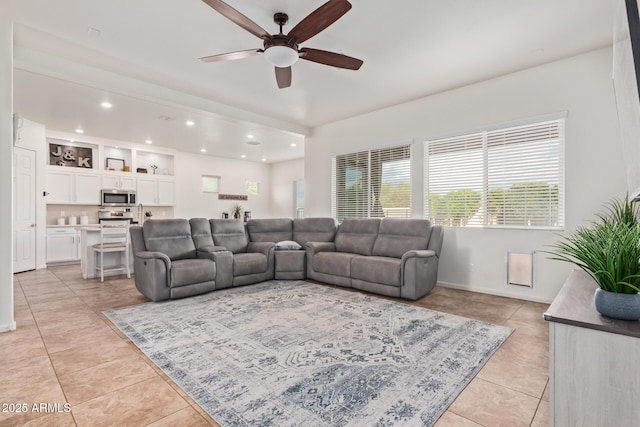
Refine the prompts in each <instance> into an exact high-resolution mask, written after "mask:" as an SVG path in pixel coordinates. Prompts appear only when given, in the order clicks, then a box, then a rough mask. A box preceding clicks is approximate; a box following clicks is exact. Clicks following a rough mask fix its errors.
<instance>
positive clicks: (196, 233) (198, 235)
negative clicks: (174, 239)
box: [189, 218, 213, 249]
mask: <svg viewBox="0 0 640 427" xmlns="http://www.w3.org/2000/svg"><path fill="white" fill-rule="evenodd" d="M189 225H190V226H191V238H192V239H193V243H194V244H195V245H196V249H200V248H203V247H205V246H213V236H212V235H211V224H209V220H208V219H206V218H191V219H190V220H189Z"/></svg>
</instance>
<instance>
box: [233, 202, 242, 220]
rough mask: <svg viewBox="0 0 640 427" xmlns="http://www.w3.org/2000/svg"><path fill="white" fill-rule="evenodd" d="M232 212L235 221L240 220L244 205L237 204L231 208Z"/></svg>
mask: <svg viewBox="0 0 640 427" xmlns="http://www.w3.org/2000/svg"><path fill="white" fill-rule="evenodd" d="M231 212H233V219H240V214H241V213H242V205H240V204H238V203H236V204H235V205H233V207H232V208H231Z"/></svg>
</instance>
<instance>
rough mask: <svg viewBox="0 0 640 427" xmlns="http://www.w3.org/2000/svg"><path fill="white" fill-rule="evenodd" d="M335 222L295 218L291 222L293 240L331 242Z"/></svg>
mask: <svg viewBox="0 0 640 427" xmlns="http://www.w3.org/2000/svg"><path fill="white" fill-rule="evenodd" d="M335 236H336V220H335V219H333V218H296V219H294V220H293V240H295V241H296V242H298V243H299V244H301V245H302V246H304V245H305V243H307V242H333V239H334V237H335Z"/></svg>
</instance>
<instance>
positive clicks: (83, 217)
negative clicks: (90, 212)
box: [80, 211, 89, 225]
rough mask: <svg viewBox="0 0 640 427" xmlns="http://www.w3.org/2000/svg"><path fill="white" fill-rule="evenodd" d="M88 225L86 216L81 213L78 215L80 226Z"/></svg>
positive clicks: (84, 213)
mask: <svg viewBox="0 0 640 427" xmlns="http://www.w3.org/2000/svg"><path fill="white" fill-rule="evenodd" d="M87 224H89V217H88V216H87V213H86V212H84V211H83V212H82V213H81V214H80V225H87Z"/></svg>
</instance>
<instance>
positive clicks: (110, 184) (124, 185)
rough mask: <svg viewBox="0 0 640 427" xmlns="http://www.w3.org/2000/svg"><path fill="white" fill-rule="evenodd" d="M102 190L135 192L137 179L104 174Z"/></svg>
mask: <svg viewBox="0 0 640 427" xmlns="http://www.w3.org/2000/svg"><path fill="white" fill-rule="evenodd" d="M102 188H106V189H116V190H135V189H136V179H135V178H134V177H132V176H122V175H115V174H104V175H102Z"/></svg>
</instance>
